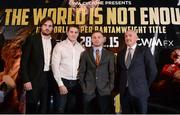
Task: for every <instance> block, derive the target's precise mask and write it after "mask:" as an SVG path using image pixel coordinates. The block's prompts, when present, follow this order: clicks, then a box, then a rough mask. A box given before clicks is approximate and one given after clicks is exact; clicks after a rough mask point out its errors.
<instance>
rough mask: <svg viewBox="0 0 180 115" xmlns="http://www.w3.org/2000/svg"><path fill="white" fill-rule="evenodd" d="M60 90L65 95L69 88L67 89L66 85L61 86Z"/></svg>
mask: <svg viewBox="0 0 180 115" xmlns="http://www.w3.org/2000/svg"><path fill="white" fill-rule="evenodd" d="M59 91H60V94H61V95H65V94H67V93H68V90H67V88H66V86H64V85H63V86H59Z"/></svg>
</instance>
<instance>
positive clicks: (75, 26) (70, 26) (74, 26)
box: [67, 25, 79, 31]
mask: <svg viewBox="0 0 180 115" xmlns="http://www.w3.org/2000/svg"><path fill="white" fill-rule="evenodd" d="M72 27H73V28H77V29H78V30H79V26H78V25H69V26H68V29H67V31H69V30H70V28H72Z"/></svg>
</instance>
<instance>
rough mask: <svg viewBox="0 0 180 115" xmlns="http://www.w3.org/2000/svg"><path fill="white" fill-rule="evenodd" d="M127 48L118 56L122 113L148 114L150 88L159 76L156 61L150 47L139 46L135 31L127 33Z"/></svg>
mask: <svg viewBox="0 0 180 115" xmlns="http://www.w3.org/2000/svg"><path fill="white" fill-rule="evenodd" d="M124 37H125V39H124V40H125V44H126V47H125V48H124V49H122V51H120V52H119V53H118V56H117V73H118V74H117V75H118V76H117V77H118V78H119V86H118V87H119V92H120V96H121V105H122V113H129V114H132V113H147V101H148V97H149V95H150V93H149V87H150V85H151V83H152V81H153V80H154V79H155V77H156V74H157V68H156V64H155V60H154V57H153V55H152V54H151V51H150V49H149V48H148V47H144V46H138V45H137V40H138V36H137V34H136V32H134V31H133V30H128V31H127V32H126V33H125V36H124Z"/></svg>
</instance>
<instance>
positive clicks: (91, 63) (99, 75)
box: [78, 48, 114, 95]
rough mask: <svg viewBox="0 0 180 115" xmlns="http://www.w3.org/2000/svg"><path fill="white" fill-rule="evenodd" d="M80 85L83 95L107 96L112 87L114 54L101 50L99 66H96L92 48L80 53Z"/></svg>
mask: <svg viewBox="0 0 180 115" xmlns="http://www.w3.org/2000/svg"><path fill="white" fill-rule="evenodd" d="M78 77H80V84H81V87H82V89H83V93H85V94H93V93H95V89H96V88H97V91H98V92H99V94H100V95H109V94H111V91H112V89H113V87H114V54H113V53H112V52H110V51H108V50H106V49H104V48H103V49H102V55H101V60H100V64H99V65H98V66H96V63H95V59H94V56H93V48H91V49H89V50H86V51H84V52H83V53H82V55H81V58H80V65H79V73H78Z"/></svg>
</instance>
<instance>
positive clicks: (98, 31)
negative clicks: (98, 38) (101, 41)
mask: <svg viewBox="0 0 180 115" xmlns="http://www.w3.org/2000/svg"><path fill="white" fill-rule="evenodd" d="M94 33H100V34H102V35H103V36H104V34H103V33H102V31H100V30H97V31H93V32H92V34H91V36H92V35H93V34H94Z"/></svg>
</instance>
